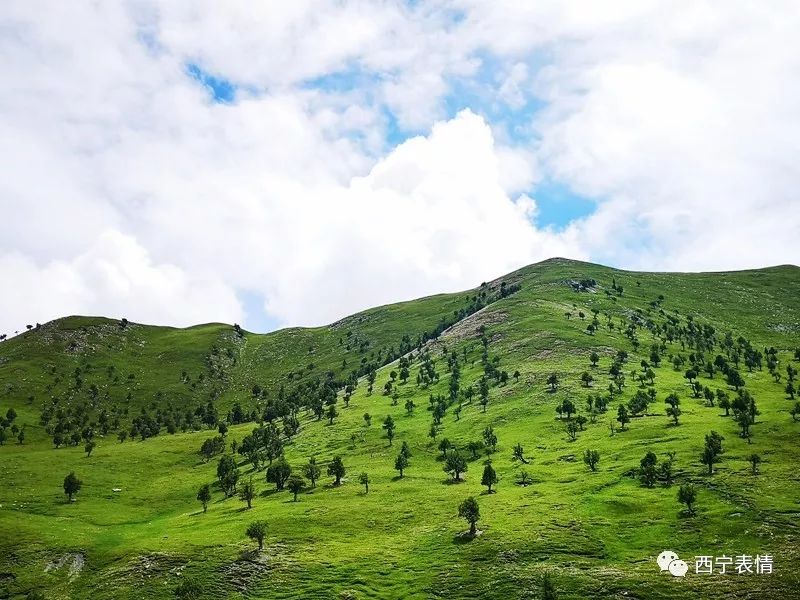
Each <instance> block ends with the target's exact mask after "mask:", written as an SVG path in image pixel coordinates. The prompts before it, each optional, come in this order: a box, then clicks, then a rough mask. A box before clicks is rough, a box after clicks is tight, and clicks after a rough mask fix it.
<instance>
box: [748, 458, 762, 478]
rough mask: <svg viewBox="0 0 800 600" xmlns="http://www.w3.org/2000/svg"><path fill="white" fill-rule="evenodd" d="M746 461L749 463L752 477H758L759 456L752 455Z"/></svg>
mask: <svg viewBox="0 0 800 600" xmlns="http://www.w3.org/2000/svg"><path fill="white" fill-rule="evenodd" d="M747 461H748V462H749V463H750V469H751V471H752V473H753V475H758V465H760V464H761V456H759V455H758V454H756V453H753V454H751V455H749V456H748V457H747Z"/></svg>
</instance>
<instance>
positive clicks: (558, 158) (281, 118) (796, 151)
mask: <svg viewBox="0 0 800 600" xmlns="http://www.w3.org/2000/svg"><path fill="white" fill-rule="evenodd" d="M798 31H800V9H799V8H798V4H797V3H796V2H793V1H791V0H789V1H786V2H780V1H766V2H761V1H759V2H756V1H751V2H744V1H742V2H739V1H727V2H702V1H696V0H691V1H686V2H680V1H675V2H671V1H664V2H656V1H648V0H632V1H613V0H608V1H605V2H589V1H586V2H565V1H563V0H554V1H549V0H541V1H539V0H530V1H528V2H517V1H513V0H485V1H482V0H452V1H445V0H434V1H432V2H422V1H411V0H409V1H407V2H400V1H397V2H388V1H387V2H347V1H345V0H339V1H331V2H323V1H301V0H293V1H292V2H285V1H266V0H265V1H260V2H255V1H252V0H248V1H244V0H227V1H226V2H217V1H211V0H207V1H206V0H164V1H163V2H158V1H148V0H127V1H118V2H94V1H91V2H90V1H88V0H75V1H73V2H61V1H58V0H52V1H46V0H19V1H17V0H4V1H3V2H2V3H1V4H0V76H2V85H0V165H2V167H0V168H1V169H2V176H0V209H2V213H0V214H2V220H0V229H1V231H2V236H0V275H2V278H3V283H4V285H3V291H2V294H0V332H7V333H13V331H15V330H17V329H22V328H23V327H24V325H25V324H26V323H34V322H36V321H39V322H45V321H47V320H50V319H52V318H55V317H58V316H63V315H67V314H101V315H107V316H113V317H121V316H126V317H127V318H129V319H131V320H135V321H143V322H149V323H158V324H173V325H189V324H193V323H198V322H207V321H225V322H239V323H242V324H243V325H244V326H245V327H247V328H248V329H251V330H255V331H266V330H269V329H274V328H276V327H280V326H284V325H315V324H322V323H326V322H330V321H331V320H334V319H336V318H339V317H341V316H343V315H346V314H349V313H351V312H354V311H356V310H359V309H362V308H365V307H369V306H373V305H377V304H382V303H386V302H391V301H396V300H402V299H409V298H414V297H418V296H422V295H426V294H431V293H436V292H441V291H455V290H460V289H466V288H470V287H473V286H474V285H476V284H478V283H480V282H481V281H483V280H486V279H489V278H494V277H496V276H499V275H501V274H503V273H505V272H507V271H510V270H512V269H515V268H517V267H520V266H522V265H525V264H528V263H531V262H535V261H538V260H542V259H544V258H548V257H551V256H568V257H574V258H581V259H587V260H592V261H596V262H601V263H605V264H609V265H613V266H618V267H623V268H630V269H648V270H656V269H657V270H709V269H714V270H720V269H733V268H746V267H758V266H766V265H772V264H782V263H795V264H797V263H800V237H799V236H800V210H799V208H800V202H798V197H800V160H799V158H800V36H799V35H798Z"/></svg>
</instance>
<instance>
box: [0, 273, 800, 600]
mask: <svg viewBox="0 0 800 600" xmlns="http://www.w3.org/2000/svg"><path fill="white" fill-rule="evenodd" d="M799 298H800V269H798V268H797V267H794V266H781V267H772V268H766V269H760V270H752V271H741V272H732V273H703V274H678V273H670V274H665V273H639V272H626V271H618V270H614V269H610V268H607V267H602V266H598V265H592V264H588V263H581V262H576V261H570V260H565V259H553V260H549V261H545V262H543V263H539V264H535V265H531V266H529V267H525V268H523V269H521V270H519V271H516V272H514V273H511V274H509V275H507V276H505V277H502V278H500V279H498V280H496V281H493V282H487V283H485V284H482V285H480V286H479V287H477V288H475V289H473V290H469V291H466V292H463V293H455V294H441V295H437V296H432V297H429V298H423V299H420V300H415V301H411V302H404V303H399V304H394V305H389V306H384V307H379V308H375V309H371V310H368V311H365V312H362V313H358V314H356V315H353V316H350V317H347V318H345V319H343V320H341V321H339V322H337V323H334V324H332V325H330V326H326V327H319V328H305V329H304V328H294V329H286V330H282V331H278V332H274V333H270V334H263V335H262V334H253V333H250V332H247V331H244V330H242V329H241V328H239V327H238V326H232V325H224V324H207V325H199V326H196V327H191V328H187V329H175V328H166V327H152V326H147V325H142V324H137V323H130V322H128V321H126V320H124V319H120V320H116V319H107V318H94V317H67V318H64V319H59V320H57V321H53V322H51V323H46V324H42V325H35V326H33V327H32V328H31V329H30V330H29V331H27V332H25V333H23V334H21V335H18V336H16V337H13V338H11V339H8V340H6V341H4V342H2V343H0V442H2V446H0V476H1V478H0V481H1V482H2V485H0V598H4V597H11V598H37V597H45V598H55V599H61V598H76V599H77V598H98V599H103V598H131V599H133V598H137V599H138V598H148V599H161V598H176V597H178V598H386V599H389V598H420V599H421V598H503V599H505V598H548V597H554V596H551V595H549V594H550V593H551V591H554V592H555V593H556V594H557V597H558V598H664V599H666V598H696V597H703V598H712V597H713V598H750V597H761V598H788V597H796V590H797V589H798V586H800V571H798V570H797V568H796V565H797V561H798V558H800V547H798V533H799V532H798V516H800V505H799V504H798V502H800V496H798V490H799V489H800V486H798V480H800V471H798V465H799V464H800V461H799V459H800V445H798V435H799V434H800V403H798V399H797V396H798V392H795V388H797V387H800V381H798V378H797V376H796V371H797V370H798V369H800V362H798V360H800V350H798V348H800V339H798V337H799V334H800V300H799ZM712 432H715V433H712ZM720 438H722V439H721V440H720ZM311 461H313V462H311ZM310 462H311V465H310V464H309V463H310ZM314 465H316V466H314ZM70 473H74V474H75V479H76V480H78V481H79V482H80V485H79V486H77V485H76V483H75V481H74V480H73V484H72V487H70V486H69V485H68V482H66V481H65V477H67V476H68V474H70ZM310 475H315V477H314V480H315V481H314V482H313V483H312V481H311V478H310ZM337 481H338V483H337ZM205 486H208V490H207V491H208V493H209V494H208V498H206V499H205V501H201V500H203V499H204V496H205V494H204V493H202V492H203V488H204V487H205ZM679 490H682V494H679ZM69 491H72V492H73V493H72V501H70V498H69V496H68V494H67V493H65V492H69ZM679 495H680V496H681V497H682V499H689V500H691V499H692V496H694V501H693V502H689V503H688V504H687V503H683V502H680V501H679V499H678V497H679ZM470 498H472V499H473V500H474V503H472V502H470V501H468V499H470ZM465 501H466V502H465ZM475 504H476V505H477V509H478V510H479V516H478V518H477V519H475V518H474V516H475V515H474V512H475ZM462 505H463V506H462ZM459 513H461V514H462V515H464V516H466V517H472V518H471V519H469V518H462V517H461V516H459ZM470 520H471V521H472V524H473V525H474V528H471V523H470ZM259 548H260V549H259ZM665 549H670V550H673V551H675V552H676V553H677V554H679V555H680V557H681V558H683V559H685V560H686V561H687V563H689V564H690V572H689V573H688V574H687V576H686V577H685V578H679V577H672V576H671V575H670V574H669V573H667V572H663V573H662V572H660V571H659V569H658V566H657V565H656V563H655V557H656V556H657V555H658V554H659V553H660V552H661V551H662V550H665ZM700 555H708V556H714V557H719V556H723V555H726V556H734V557H735V556H738V555H751V556H753V557H755V556H756V555H762V556H763V555H770V556H771V557H772V558H773V562H774V566H773V572H772V573H771V574H755V573H753V574H741V575H739V574H736V573H735V571H733V572H730V571H731V570H732V569H731V568H729V573H728V574H724V575H722V574H713V575H707V574H696V573H694V557H695V556H700ZM37 594H40V595H37Z"/></svg>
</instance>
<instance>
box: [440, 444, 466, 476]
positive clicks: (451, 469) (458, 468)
mask: <svg viewBox="0 0 800 600" xmlns="http://www.w3.org/2000/svg"><path fill="white" fill-rule="evenodd" d="M444 470H445V472H446V473H451V474H452V475H453V481H460V480H461V473H464V472H465V471H466V470H467V461H466V460H464V457H463V456H461V453H460V452H459V451H458V450H456V451H455V452H451V453H450V454H448V455H447V458H446V459H445V464H444Z"/></svg>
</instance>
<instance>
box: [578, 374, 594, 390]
mask: <svg viewBox="0 0 800 600" xmlns="http://www.w3.org/2000/svg"><path fill="white" fill-rule="evenodd" d="M581 381H582V382H583V385H584V387H587V388H588V387H589V386H590V385H591V384H592V382H593V381H594V377H592V375H591V374H590V373H589V372H588V371H584V372H583V373H582V374H581Z"/></svg>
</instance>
